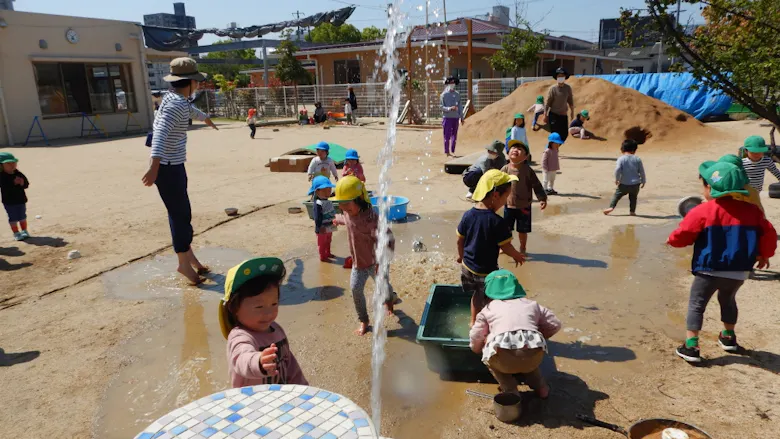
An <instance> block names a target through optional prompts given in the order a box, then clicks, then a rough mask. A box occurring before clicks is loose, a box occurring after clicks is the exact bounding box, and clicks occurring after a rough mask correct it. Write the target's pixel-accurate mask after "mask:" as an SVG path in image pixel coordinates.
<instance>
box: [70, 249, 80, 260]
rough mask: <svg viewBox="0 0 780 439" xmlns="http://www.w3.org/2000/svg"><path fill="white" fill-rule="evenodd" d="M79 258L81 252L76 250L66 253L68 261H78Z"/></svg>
mask: <svg viewBox="0 0 780 439" xmlns="http://www.w3.org/2000/svg"><path fill="white" fill-rule="evenodd" d="M80 257H81V252H79V251H78V250H71V251H69V252H68V259H78V258H80Z"/></svg>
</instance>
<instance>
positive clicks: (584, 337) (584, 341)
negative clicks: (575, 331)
mask: <svg viewBox="0 0 780 439" xmlns="http://www.w3.org/2000/svg"><path fill="white" fill-rule="evenodd" d="M590 340H591V339H590V337H588V336H587V335H583V336H582V337H580V338H578V339H577V341H578V342H580V343H587V342H589V341H590Z"/></svg>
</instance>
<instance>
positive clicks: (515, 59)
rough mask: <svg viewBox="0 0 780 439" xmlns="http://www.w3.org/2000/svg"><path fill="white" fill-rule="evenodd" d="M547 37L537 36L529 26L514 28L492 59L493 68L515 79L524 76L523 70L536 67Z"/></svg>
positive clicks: (505, 36)
mask: <svg viewBox="0 0 780 439" xmlns="http://www.w3.org/2000/svg"><path fill="white" fill-rule="evenodd" d="M545 36H546V35H543V34H537V33H536V32H534V31H532V30H531V28H530V27H527V26H526V27H525V28H513V29H512V31H511V32H510V33H508V34H506V35H504V38H503V40H502V41H501V49H500V50H499V51H497V52H496V53H494V54H493V56H491V57H490V65H491V67H493V69H494V70H496V71H499V72H504V73H506V74H509V75H512V76H513V77H514V78H517V77H518V76H522V74H523V69H526V68H529V67H533V66H534V65H536V62H537V60H538V55H539V52H541V51H542V50H544V48H545V44H546V40H545Z"/></svg>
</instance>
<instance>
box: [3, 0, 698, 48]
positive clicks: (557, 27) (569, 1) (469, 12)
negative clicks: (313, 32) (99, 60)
mask: <svg viewBox="0 0 780 439" xmlns="http://www.w3.org/2000/svg"><path fill="white" fill-rule="evenodd" d="M388 1H389V0H385V1H382V0H357V1H356V2H350V1H348V0H320V1H317V2H314V1H312V0H285V1H280V2H278V3H277V2H275V1H269V0H260V1H257V2H252V1H247V2H227V3H222V2H219V1H218V0H185V1H184V3H185V4H186V9H187V15H191V16H194V17H195V21H196V24H197V26H198V27H199V28H208V27H216V28H225V27H227V26H228V24H229V23H230V22H234V21H235V22H236V23H237V25H238V26H239V27H244V26H251V25H262V24H270V23H276V22H279V21H284V20H291V19H293V18H294V15H293V14H295V13H296V12H298V11H300V12H301V14H302V15H301V17H304V16H308V15H312V14H315V13H318V12H326V11H330V10H334V9H339V8H342V7H345V6H348V5H355V6H356V7H357V9H356V10H355V13H354V14H353V15H352V17H350V19H349V20H348V21H347V22H348V23H351V24H352V25H354V26H356V27H357V28H360V29H362V28H364V27H366V26H372V25H373V26H376V27H381V28H384V27H386V22H387V15H386V12H385V8H386V4H387V3H388ZM442 2H446V6H447V18H448V19H450V20H451V19H454V18H458V17H468V16H475V15H478V14H485V13H488V12H490V11H491V10H492V7H493V6H494V5H497V4H502V5H504V6H508V7H510V10H511V12H510V17H513V16H514V0H488V1H480V0H476V1H475V0H429V3H428V4H429V6H428V16H429V20H430V21H431V22H435V21H440V20H442V16H443V14H442V6H443V3H442ZM518 3H519V6H520V8H521V10H522V9H523V8H525V14H524V15H525V17H526V19H527V20H528V21H529V22H530V23H531V24H533V28H534V30H537V31H542V30H545V29H546V30H548V31H549V32H550V33H551V34H552V35H569V36H572V37H576V38H582V39H586V40H590V41H597V40H598V29H599V19H601V18H615V17H617V16H618V14H619V10H620V8H621V7H624V8H644V7H645V2H644V0H590V1H586V0H525V1H519V2H518ZM223 5H229V6H227V7H226V6H223ZM312 5H316V6H312ZM477 5H481V6H477ZM523 5H524V6H523ZM14 8H15V9H16V10H19V11H27V12H40V13H46V14H58V15H74V16H82V17H92V18H107V19H114V20H125V21H135V22H139V23H142V22H143V16H144V14H153V13H158V12H168V13H173V1H165V0H163V1H160V0H132V1H106V0H68V1H63V0H16V1H15V3H14ZM686 9H688V11H687V12H683V13H682V14H681V20H680V21H681V22H683V23H687V21H688V18H689V17H690V16H691V15H692V13H693V14H694V15H695V17H699V13H698V8H697V7H695V6H690V5H688V6H687V8H686ZM402 10H404V11H405V12H407V13H408V14H409V19H408V20H407V23H409V24H423V23H425V0H404V1H403V5H402ZM217 39H218V38H217V37H215V36H213V35H206V36H204V37H203V39H202V40H201V41H200V44H201V45H204V44H210V43H212V42H214V41H215V40H217Z"/></svg>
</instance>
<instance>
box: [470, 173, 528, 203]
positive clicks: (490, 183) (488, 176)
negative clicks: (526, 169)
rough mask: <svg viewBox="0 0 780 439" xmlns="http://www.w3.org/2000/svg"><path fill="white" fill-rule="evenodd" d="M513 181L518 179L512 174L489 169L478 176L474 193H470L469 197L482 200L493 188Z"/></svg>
mask: <svg viewBox="0 0 780 439" xmlns="http://www.w3.org/2000/svg"><path fill="white" fill-rule="evenodd" d="M513 181H518V178H517V177H515V176H514V175H509V174H507V173H506V172H501V171H499V170H498V169H490V170H488V171H487V172H485V173H484V174H482V177H480V178H479V182H478V183H477V187H476V188H475V189H474V193H473V194H472V195H471V199H472V200H474V201H482V200H484V199H485V197H486V196H487V194H488V193H489V192H490V191H492V190H493V189H495V188H497V187H498V186H501V185H503V184H507V183H511V182H513Z"/></svg>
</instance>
